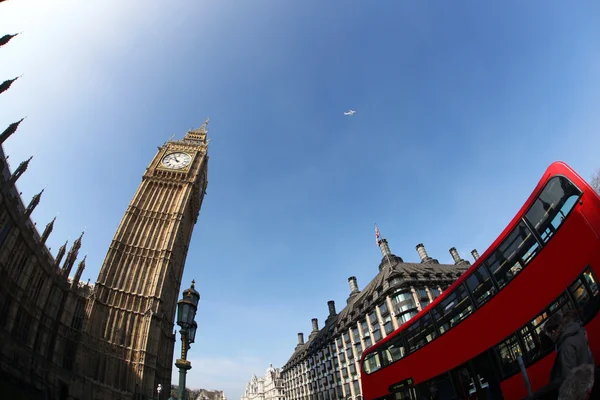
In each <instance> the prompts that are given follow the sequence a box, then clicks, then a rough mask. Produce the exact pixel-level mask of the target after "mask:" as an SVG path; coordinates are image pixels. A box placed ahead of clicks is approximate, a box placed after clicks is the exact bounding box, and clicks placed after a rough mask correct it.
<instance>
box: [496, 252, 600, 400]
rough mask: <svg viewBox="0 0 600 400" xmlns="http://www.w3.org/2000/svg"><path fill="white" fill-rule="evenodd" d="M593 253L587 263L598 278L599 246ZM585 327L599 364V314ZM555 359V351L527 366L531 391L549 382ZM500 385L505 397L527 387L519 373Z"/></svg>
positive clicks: (514, 396) (513, 396) (522, 393)
mask: <svg viewBox="0 0 600 400" xmlns="http://www.w3.org/2000/svg"><path fill="white" fill-rule="evenodd" d="M594 253H595V254H593V256H592V257H591V258H590V260H589V265H590V266H591V267H592V269H593V270H594V274H595V275H596V278H598V277H600V247H598V250H597V251H595V252H594ZM585 329H586V331H587V335H588V339H589V344H590V349H591V351H592V355H593V356H594V361H595V362H596V365H598V364H600V314H596V316H595V317H594V318H593V319H592V320H591V321H590V322H588V323H587V324H586V326H585ZM555 359H556V352H552V353H550V354H549V355H548V356H546V357H544V358H543V359H542V360H540V361H538V362H536V363H535V364H533V365H532V366H530V367H529V368H527V375H528V376H529V380H530V382H531V389H532V391H533V392H536V391H538V390H540V389H542V388H543V387H544V386H546V385H548V383H549V382H550V371H551V370H552V366H553V365H554V360H555ZM501 387H502V393H503V395H504V398H505V399H522V398H523V397H525V396H527V389H526V387H525V383H524V380H523V375H522V374H521V373H518V374H516V375H514V376H512V377H510V378H509V379H506V380H505V381H503V382H502V383H501Z"/></svg>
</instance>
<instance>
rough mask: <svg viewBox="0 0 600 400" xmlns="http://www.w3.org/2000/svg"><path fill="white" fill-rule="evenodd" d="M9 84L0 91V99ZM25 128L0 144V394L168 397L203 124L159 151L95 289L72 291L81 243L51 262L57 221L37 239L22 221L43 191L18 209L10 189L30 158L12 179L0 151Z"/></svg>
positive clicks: (202, 161)
mask: <svg viewBox="0 0 600 400" xmlns="http://www.w3.org/2000/svg"><path fill="white" fill-rule="evenodd" d="M8 36H10V35H8ZM8 36H4V37H2V38H0V39H1V40H0V46H1V45H5V44H6V43H8V40H10V38H9V39H8V40H7V39H6V37H8ZM12 37H14V35H13V36H12ZM12 37H11V38H12ZM15 81H17V78H15V79H9V80H8V81H5V82H3V83H2V84H0V95H2V96H5V95H6V94H4V92H6V91H7V89H9V88H10V86H11V85H13V84H14V83H15ZM22 121H23V119H21V121H18V122H14V123H12V124H10V125H9V126H8V128H6V129H5V130H4V131H3V132H2V133H1V134H0V393H2V394H3V396H4V397H7V398H19V399H28V398H31V399H34V398H35V399H38V398H46V399H67V398H70V399H81V400H83V399H94V400H104V399H106V400H108V399H111V400H113V399H114V400H119V399H136V400H137V399H150V398H152V399H155V398H156V396H157V391H156V388H157V386H158V384H161V385H162V387H163V388H164V389H165V390H163V392H162V393H161V397H164V398H165V399H166V398H168V396H169V394H168V393H169V388H170V386H171V370H172V368H173V350H174V345H175V334H174V331H173V328H174V322H175V321H174V319H175V308H176V307H175V306H176V303H177V299H178V297H179V295H180V292H179V290H180V286H181V279H182V275H183V268H184V265H185V260H186V257H187V252H188V248H189V244H190V240H191V236H192V231H193V228H194V225H195V224H196V221H197V219H198V215H199V212H200V208H201V207H202V202H203V199H204V195H205V193H206V187H207V184H208V181H207V174H208V154H207V153H208V142H209V140H208V139H207V134H208V131H207V129H206V126H207V124H208V119H207V120H206V122H205V123H204V124H203V125H202V126H201V127H200V128H199V129H195V130H190V131H189V132H187V133H186V134H185V136H184V137H183V139H181V140H170V141H168V142H166V143H164V144H163V146H160V147H159V148H158V152H157V153H156V155H155V156H154V158H153V159H152V161H151V163H150V165H149V166H148V168H147V169H146V171H145V173H144V175H143V177H142V182H141V184H140V186H139V188H138V190H137V192H136V194H135V195H134V198H133V200H132V201H131V203H130V204H129V207H128V208H127V211H126V212H125V216H124V217H123V219H122V221H121V223H120V225H119V228H118V229H117V232H116V233H115V236H114V238H113V241H112V243H111V245H110V247H109V249H108V252H107V254H106V258H105V260H104V263H103V265H102V267H101V270H100V273H99V276H98V279H97V281H96V284H95V285H90V284H89V282H88V283H87V284H81V283H80V282H79V280H80V279H81V275H82V273H83V270H84V268H85V258H83V260H81V261H80V262H79V263H78V264H77V266H76V261H77V257H78V253H79V250H80V248H81V241H82V236H83V233H82V234H81V236H79V238H78V239H76V240H75V241H74V243H73V244H72V246H71V247H70V249H69V250H68V251H67V243H65V244H64V245H63V246H62V247H61V248H60V249H59V250H58V252H57V254H56V256H54V255H52V253H51V252H50V250H51V249H49V248H47V247H46V244H45V243H46V240H47V239H48V237H49V235H50V233H51V232H52V229H53V227H54V222H55V221H51V222H50V223H49V224H48V225H47V226H46V228H45V229H44V231H43V233H42V234H41V235H40V234H39V232H38V230H37V228H36V226H35V225H36V224H35V223H34V222H32V221H31V218H30V217H31V214H32V212H33V211H34V209H35V208H36V207H37V206H38V204H39V202H40V198H41V196H42V193H43V190H42V191H41V192H40V193H38V194H36V195H35V196H33V199H32V200H31V201H30V202H29V204H28V205H27V206H25V204H24V203H23V201H22V199H21V195H20V193H19V191H18V190H17V188H16V187H15V184H16V183H17V180H18V179H20V178H21V176H22V175H23V173H24V172H25V171H26V169H27V167H28V165H29V162H30V160H31V158H30V159H29V160H26V161H23V162H22V163H21V164H20V165H19V166H18V167H17V168H15V169H14V171H11V168H10V166H9V164H8V161H7V160H8V158H9V157H8V156H6V157H5V153H4V147H3V143H4V142H5V141H6V140H7V139H8V138H9V137H10V136H11V135H13V134H15V132H16V131H17V128H18V127H19V125H20V124H21V122H22ZM63 259H64V262H63ZM73 273H74V275H73V276H72V274H73ZM71 276H72V277H71Z"/></svg>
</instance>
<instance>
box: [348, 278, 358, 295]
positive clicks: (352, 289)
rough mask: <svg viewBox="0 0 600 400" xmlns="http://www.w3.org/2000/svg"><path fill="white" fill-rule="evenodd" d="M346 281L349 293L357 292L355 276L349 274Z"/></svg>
mask: <svg viewBox="0 0 600 400" xmlns="http://www.w3.org/2000/svg"><path fill="white" fill-rule="evenodd" d="M348 283H350V294H355V293H358V292H359V290H358V283H356V277H355V276H351V277H350V278H348Z"/></svg>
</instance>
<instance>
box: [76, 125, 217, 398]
mask: <svg viewBox="0 0 600 400" xmlns="http://www.w3.org/2000/svg"><path fill="white" fill-rule="evenodd" d="M207 122H208V121H207ZM206 134H207V131H206V123H205V124H204V125H203V126H202V127H201V128H199V129H197V130H193V131H190V132H188V133H187V134H186V135H185V137H184V138H183V140H180V141H169V142H168V143H166V144H165V145H164V146H162V147H160V148H159V150H158V152H157V154H156V156H155V157H154V159H153V160H152V162H151V163H150V166H149V167H148V168H147V169H146V173H145V174H144V176H143V178H142V183H141V185H140V187H139V188H138V190H137V192H136V194H135V195H134V197H133V200H132V201H131V203H130V204H129V207H127V211H126V212H125V216H124V217H123V219H122V221H121V224H120V225H119V228H118V229H117V232H116V233H115V236H114V238H113V241H112V243H111V245H110V248H109V250H108V252H107V254H106V258H105V260H104V263H103V265H102V268H101V270H100V274H99V276H98V281H97V282H96V287H95V291H94V295H93V296H92V297H91V298H90V300H89V302H88V305H87V314H88V319H89V321H88V326H87V327H86V331H87V332H88V333H89V336H88V339H89V340H88V342H87V343H86V348H87V349H88V352H87V354H84V353H85V352H82V353H81V356H82V357H85V359H83V358H82V359H81V360H80V361H81V362H80V364H79V365H80V367H81V368H82V369H84V371H85V372H84V374H85V376H86V377H87V379H89V380H92V381H94V382H100V383H101V384H103V385H106V386H109V387H111V388H114V389H117V390H118V391H119V392H121V393H132V394H134V397H144V398H145V397H152V396H154V395H155V393H154V392H155V389H156V387H157V386H158V384H159V383H160V384H161V385H162V386H163V387H164V388H168V387H169V386H170V382H171V370H172V367H173V350H174V344H175V336H174V334H173V327H174V319H175V308H176V303H177V299H178V296H179V289H180V286H181V278H182V275H183V267H184V264H185V260H186V257H187V252H188V247H189V244H190V240H191V236H192V231H193V228H194V224H195V223H196V221H197V219H198V214H199V212H200V208H201V206H202V201H203V199H204V194H205V191H206V185H207V180H206V177H207V165H208V155H207V143H208V141H207V139H206Z"/></svg>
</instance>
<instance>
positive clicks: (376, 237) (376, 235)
mask: <svg viewBox="0 0 600 400" xmlns="http://www.w3.org/2000/svg"><path fill="white" fill-rule="evenodd" d="M380 236H381V235H380V234H379V228H378V227H377V224H375V241H376V242H377V246H379V242H380V241H381V238H380Z"/></svg>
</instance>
